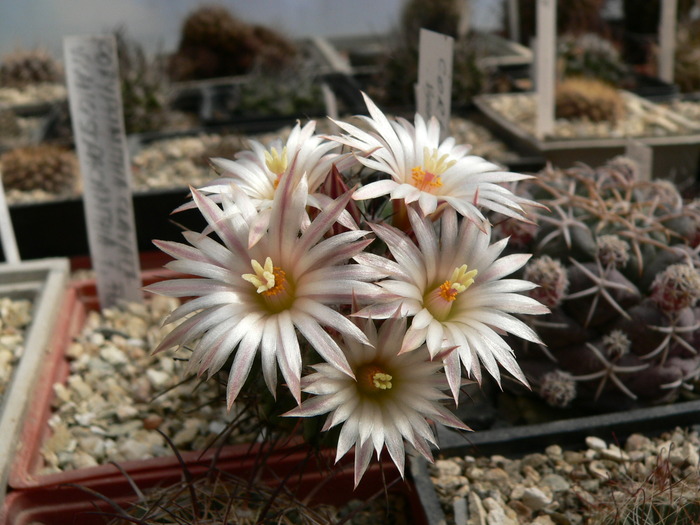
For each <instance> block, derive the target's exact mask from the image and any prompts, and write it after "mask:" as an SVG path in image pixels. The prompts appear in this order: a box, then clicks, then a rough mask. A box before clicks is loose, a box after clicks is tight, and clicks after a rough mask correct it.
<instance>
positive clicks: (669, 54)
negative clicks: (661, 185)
mask: <svg viewBox="0 0 700 525" xmlns="http://www.w3.org/2000/svg"><path fill="white" fill-rule="evenodd" d="M677 10H678V2H677V0H662V1H661V21H660V22H659V58H658V60H659V78H660V79H661V80H663V81H664V82H668V83H672V82H673V67H674V65H673V62H674V58H675V56H674V55H675V52H676V12H677Z"/></svg>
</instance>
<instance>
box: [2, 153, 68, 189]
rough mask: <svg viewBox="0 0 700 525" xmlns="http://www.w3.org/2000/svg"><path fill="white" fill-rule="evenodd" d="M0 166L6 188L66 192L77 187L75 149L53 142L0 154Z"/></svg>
mask: <svg viewBox="0 0 700 525" xmlns="http://www.w3.org/2000/svg"><path fill="white" fill-rule="evenodd" d="M0 169H1V170H2V180H3V184H4V186H5V189H7V190H19V191H32V190H37V189H38V190H43V191H46V192H48V193H53V194H64V193H69V192H70V191H71V190H72V189H74V188H75V185H76V183H77V180H78V159H77V157H76V155H75V153H73V152H72V151H68V150H65V149H63V148H61V147H59V146H54V145H50V144H40V145H38V146H25V147H22V148H16V149H13V150H10V151H8V152H7V153H4V154H3V155H2V156H1V157H0Z"/></svg>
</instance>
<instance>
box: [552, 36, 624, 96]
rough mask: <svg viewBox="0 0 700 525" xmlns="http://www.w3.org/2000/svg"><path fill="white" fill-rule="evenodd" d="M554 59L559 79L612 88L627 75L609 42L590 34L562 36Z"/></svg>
mask: <svg viewBox="0 0 700 525" xmlns="http://www.w3.org/2000/svg"><path fill="white" fill-rule="evenodd" d="M557 56H558V60H559V65H560V69H561V70H560V74H561V75H562V76H563V77H571V76H584V77H588V78H596V79H598V80H602V81H604V82H607V83H609V84H612V85H615V84H620V83H621V82H622V80H623V79H624V78H625V77H626V76H627V75H628V73H629V72H628V67H627V66H626V65H625V63H624V62H623V60H622V58H621V56H620V53H619V51H618V50H617V49H616V48H615V46H614V45H613V44H612V42H610V41H609V40H606V39H605V38H602V37H601V36H600V35H597V34H594V33H584V34H582V35H573V34H566V35H562V36H561V37H560V38H559V42H558V44H557Z"/></svg>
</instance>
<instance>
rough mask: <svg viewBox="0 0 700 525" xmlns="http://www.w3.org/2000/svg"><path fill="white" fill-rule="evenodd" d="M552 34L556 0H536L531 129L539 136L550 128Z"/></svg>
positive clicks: (553, 68)
mask: <svg viewBox="0 0 700 525" xmlns="http://www.w3.org/2000/svg"><path fill="white" fill-rule="evenodd" d="M556 34H557V4H556V1H555V0H537V39H536V41H535V88H536V90H537V94H536V98H537V121H536V123H535V132H536V135H537V137H538V138H540V139H542V138H544V137H545V136H546V135H548V134H551V133H552V130H553V129H554V89H555V81H556V47H557V41H556Z"/></svg>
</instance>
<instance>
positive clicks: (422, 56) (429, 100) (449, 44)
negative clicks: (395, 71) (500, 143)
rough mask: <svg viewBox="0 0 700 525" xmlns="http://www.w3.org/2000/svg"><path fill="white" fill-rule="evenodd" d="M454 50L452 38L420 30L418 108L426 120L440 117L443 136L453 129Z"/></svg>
mask: <svg viewBox="0 0 700 525" xmlns="http://www.w3.org/2000/svg"><path fill="white" fill-rule="evenodd" d="M453 48H454V39H453V38H452V37H451V36H447V35H443V34H441V33H436V32H435V31H429V30H427V29H421V30H420V43H419V53H418V86H417V88H416V98H417V100H416V109H417V111H418V113H419V114H420V115H421V116H422V117H423V118H424V119H429V118H430V117H435V118H437V119H438V121H439V122H440V129H441V131H442V132H443V133H447V131H448V130H449V126H450V110H451V101H452V56H453Z"/></svg>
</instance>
